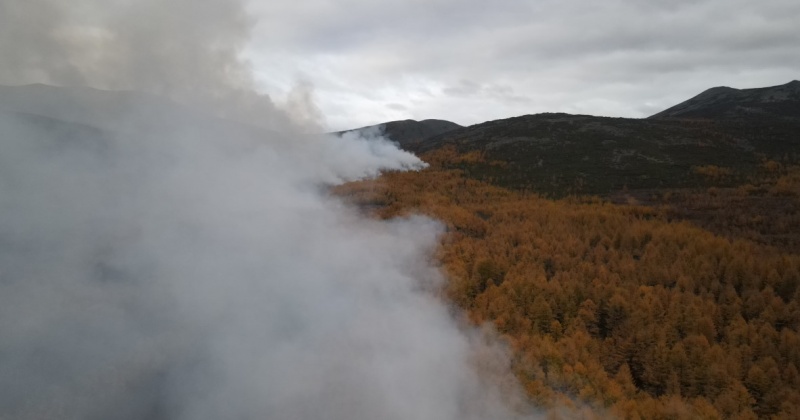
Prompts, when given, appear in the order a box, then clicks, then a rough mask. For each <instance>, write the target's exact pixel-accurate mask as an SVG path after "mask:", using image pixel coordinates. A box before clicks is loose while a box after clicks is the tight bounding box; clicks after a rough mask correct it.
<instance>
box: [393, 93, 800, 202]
mask: <svg viewBox="0 0 800 420" xmlns="http://www.w3.org/2000/svg"><path fill="white" fill-rule="evenodd" d="M798 88H800V82H797V81H794V82H791V83H788V84H786V85H783V86H777V87H772V88H763V89H746V90H736V89H730V88H715V89H711V90H709V91H706V92H704V93H703V94H701V95H699V96H697V97H696V98H694V99H692V100H689V101H687V102H684V103H683V104H680V105H677V106H675V107H672V108H670V109H668V110H666V111H664V112H661V113H659V114H656V115H654V116H653V117H650V118H647V119H630V118H605V117H594V116H588V115H569V114H538V115H525V116H520V117H515V118H508V119H503V120H496V121H489V122H485V123H482V124H477V125H473V126H470V127H466V128H463V129H459V130H455V131H452V132H447V133H443V134H440V135H437V136H434V137H431V138H429V139H427V140H426V141H424V142H416V143H414V142H412V143H408V144H407V145H406V147H407V148H408V149H409V150H411V151H412V152H415V153H418V154H424V153H426V152H430V151H433V150H436V149H439V148H441V147H444V146H447V145H450V146H453V147H455V148H456V149H457V150H459V151H460V152H470V151H479V152H482V154H483V155H484V158H485V162H484V163H472V164H465V163H461V164H459V165H457V166H458V167H460V168H462V169H464V170H465V171H467V174H468V175H470V176H472V177H475V178H479V179H484V180H489V181H491V182H493V183H497V184H499V185H502V186H506V187H511V188H522V189H526V190H532V191H535V192H539V193H544V194H548V195H552V196H563V195H565V194H571V193H577V194H600V195H605V194H609V193H611V192H613V191H616V190H620V189H623V188H625V187H627V188H631V189H643V188H675V187H690V186H700V185H703V182H704V181H705V179H704V178H703V177H701V176H699V175H697V174H696V173H694V171H693V168H694V167H697V166H705V165H715V166H722V167H726V168H731V169H734V170H735V172H736V173H739V174H741V177H744V176H745V174H746V173H748V171H753V170H755V169H756V168H757V166H758V163H759V162H760V161H761V160H762V159H763V158H777V159H784V158H789V159H798V158H800V135H798V133H800V118H798V117H799V116H800V113H798V103H799V101H798V99H797V98H798ZM740 116H742V117H740ZM744 116H746V117H747V118H744ZM733 181H734V180H733V179H731V182H733Z"/></svg>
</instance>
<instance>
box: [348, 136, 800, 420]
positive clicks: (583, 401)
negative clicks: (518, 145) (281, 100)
mask: <svg viewBox="0 0 800 420" xmlns="http://www.w3.org/2000/svg"><path fill="white" fill-rule="evenodd" d="M425 159H426V160H427V161H429V162H430V163H431V164H432V165H431V168H429V169H427V170H425V171H421V172H418V173H413V172H412V173H388V174H385V175H384V176H383V177H381V178H380V179H378V180H374V181H364V182H359V183H353V184H348V185H345V186H343V187H341V188H339V189H338V191H337V193H338V194H340V195H342V196H345V197H348V198H349V199H351V200H354V201H356V202H357V203H360V204H361V205H363V206H364V208H366V209H369V210H370V211H374V212H375V214H376V215H377V216H378V217H383V218H389V217H396V216H402V215H406V214H411V213H423V214H428V215H431V216H433V217H435V218H437V219H439V220H441V221H442V222H443V223H445V224H446V227H447V231H446V234H445V235H444V236H443V238H442V241H441V247H440V249H439V251H438V255H437V258H438V260H439V262H440V263H441V265H442V268H443V271H444V272H445V273H446V274H447V277H448V282H447V285H446V286H445V289H444V290H443V294H444V295H445V296H446V298H447V299H449V300H450V301H451V302H452V303H453V304H454V305H457V306H458V307H460V308H461V309H463V311H464V312H465V314H466V316H467V317H468V318H469V320H470V321H471V322H473V323H475V324H484V323H491V324H493V325H494V326H495V328H496V329H497V331H499V332H500V333H501V334H502V336H503V337H504V338H505V339H507V340H508V341H509V342H510V343H511V347H512V349H513V354H514V358H513V367H514V372H515V373H516V375H517V377H518V378H519V380H520V382H521V383H522V384H523V386H524V388H525V390H526V391H527V393H528V395H529V396H530V398H531V399H532V400H533V401H534V402H535V403H537V404H538V405H540V406H542V407H545V408H552V409H554V410H555V409H556V408H558V410H557V411H553V413H552V414H553V415H554V416H558V415H565V414H564V413H565V412H564V411H563V410H564V409H563V407H572V409H573V410H574V412H571V413H572V414H569V413H567V414H566V415H567V416H572V415H573V414H574V415H576V416H578V417H580V416H589V417H591V416H593V415H595V414H597V413H612V414H615V415H619V416H621V417H624V418H646V419H651V418H664V419H667V418H743V419H746V418H787V419H788V418H800V371H799V369H800V334H798V327H800V305H798V298H799V297H800V296H798V294H800V288H798V285H800V255H798V254H796V253H792V252H790V251H787V250H785V249H783V248H781V247H775V246H770V244H765V243H759V242H757V241H753V240H750V239H749V238H747V237H745V236H742V235H738V236H737V235H735V234H731V235H724V233H725V232H721V231H720V229H717V230H716V231H715V232H712V231H709V230H706V229H704V228H703V226H702V224H701V225H700V226H698V224H697V223H690V222H688V221H682V220H680V218H676V217H675V212H674V211H669V209H668V208H667V207H663V208H662V207H654V206H642V205H631V204H624V205H619V204H612V203H609V202H607V201H604V200H600V199H598V198H570V199H564V200H558V201H554V200H546V199H542V198H540V197H537V196H536V195H532V194H525V193H521V192H515V191H510V190H506V189H502V188H498V187H495V186H492V185H490V184H488V183H484V182H480V181H477V180H472V179H468V178H466V177H464V176H463V172H462V171H460V170H458V169H452V168H453V167H454V165H455V166H457V165H458V164H463V163H465V162H466V163H469V162H471V161H475V160H477V159H480V156H479V155H475V154H472V155H467V156H458V155H457V154H456V153H455V151H454V150H453V149H444V150H439V151H437V152H434V153H431V154H429V155H427V156H425ZM448 168H450V169H448ZM772 169H775V168H772ZM695 170H696V171H697V170H698V169H695ZM781 170H782V171H783V172H781V173H780V174H776V175H775V176H774V177H772V178H769V180H768V181H765V182H770V183H771V184H770V185H771V186H769V185H768V186H767V187H768V188H766V189H765V190H764V191H766V194H767V195H770V191H772V193H771V194H772V195H780V196H782V197H794V199H795V200H796V198H797V195H798V193H799V192H800V188H798V187H799V186H800V182H798V177H797V173H798V172H797V171H794V170H792V171H790V170H789V169H786V168H782V169H781ZM699 171H701V172H707V173H709V174H711V175H713V176H726V175H725V174H726V173H727V171H726V170H722V169H719V168H711V169H709V168H702V169H699ZM769 188H772V189H771V190H770V189H769ZM726 191H727V190H726ZM725 194H729V195H736V194H738V195H739V196H741V195H742V190H741V189H739V190H733V189H731V190H730V192H729V193H723V194H722V195H725ZM746 194H747V193H746V192H745V195H746ZM716 196H717V197H719V196H720V194H719V193H718V194H716ZM794 217H796V216H794ZM745 222H747V221H745ZM787 226H792V224H791V223H789V224H787ZM734 228H735V220H734V223H732V224H731V226H730V228H729V229H728V230H729V231H731V232H734V233H735V232H737V231H736V230H735V229H734ZM787 229H788V227H787ZM592 413H594V414H592Z"/></svg>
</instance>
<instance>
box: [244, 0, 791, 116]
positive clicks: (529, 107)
mask: <svg viewBox="0 0 800 420" xmlns="http://www.w3.org/2000/svg"><path fill="white" fill-rule="evenodd" d="M250 7H251V9H252V15H253V17H254V20H255V22H254V30H253V38H252V40H251V44H250V46H249V48H248V54H247V55H248V58H249V59H250V60H251V61H252V63H253V66H254V67H255V71H256V75H257V78H258V81H259V83H260V87H261V88H262V89H263V90H264V91H265V92H267V93H269V94H271V95H272V96H273V97H274V98H276V99H278V100H279V99H280V98H282V97H285V96H286V95H287V92H288V91H289V90H290V89H291V86H292V85H293V84H296V83H297V81H298V80H300V81H303V82H304V83H310V84H311V85H313V87H314V94H315V96H316V101H317V103H318V106H319V107H320V108H321V111H322V114H323V115H324V116H325V123H326V124H327V127H328V128H329V129H344V128H353V127H356V126H363V125H369V124H375V123H379V122H383V121H388V120H397V119H406V118H413V119H426V118H441V119H448V120H451V121H454V122H457V123H459V124H464V125H469V124H475V123H479V122H483V121H487V120H492V119H499V118H507V117H512V116H517V115H523V114H531V113H538V112H555V111H562V112H569V113H584V114H593V115H604V116H622V117H645V116H648V115H651V114H653V113H656V112H658V111H660V110H662V109H664V108H667V107H669V106H671V105H674V104H676V103H678V102H681V101H683V100H685V99H688V98H689V97H691V96H694V95H695V94H697V93H700V92H701V91H703V90H705V89H707V88H710V87H713V86H720V85H725V86H731V87H736V88H749V87H761V86H772V85H778V84H784V83H787V82H789V81H791V80H793V79H800V1H797V0H762V1H757V2H756V1H751V0H671V1H661V0H653V1H634V0H607V1H593V0H528V1H525V0H496V1H493V2H487V1H481V0H379V1H378V0H337V1H333V0H270V1H259V0H251V3H250Z"/></svg>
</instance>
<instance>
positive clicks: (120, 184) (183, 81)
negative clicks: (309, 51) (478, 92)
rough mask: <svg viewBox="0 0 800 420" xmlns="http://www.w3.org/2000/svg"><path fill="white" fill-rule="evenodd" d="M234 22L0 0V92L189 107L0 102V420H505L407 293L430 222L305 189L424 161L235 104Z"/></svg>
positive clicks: (456, 336) (238, 84)
mask: <svg viewBox="0 0 800 420" xmlns="http://www.w3.org/2000/svg"><path fill="white" fill-rule="evenodd" d="M248 25H249V18H248V16H247V14H246V13H245V12H244V9H243V8H242V7H241V5H240V4H238V3H237V2H235V1H221V0H206V1H200V2H197V1H189V0H170V1H156V0H152V1H151V0H142V1H115V2H100V1H90V0H83V1H75V2H63V1H57V0H24V1H23V0H19V1H15V0H11V1H9V0H2V1H0V55H2V56H3V57H12V59H10V60H7V59H4V60H2V62H0V80H2V81H3V82H5V83H12V84H22V83H29V82H41V83H48V84H57V85H83V86H91V87H96V88H106V89H129V90H135V91H138V92H144V93H148V94H158V95H164V96H166V97H169V98H172V99H174V100H177V101H178V102H183V103H192V105H197V102H192V101H199V103H200V104H201V105H202V106H198V107H197V108H187V107H181V106H179V105H177V104H172V103H170V102H168V101H166V100H160V99H157V98H156V97H150V96H146V97H145V96H137V95H139V94H134V93H130V92H129V93H123V92H104V91H95V90H92V89H88V88H80V89H75V88H70V89H62V88H48V87H41V86H38V87H37V86H30V87H24V88H17V90H3V91H0V104H3V106H0V209H2V213H0V418H14V419H47V418H53V419H55V418H58V419H105V418H118V419H141V418H149V419H220V418H244V419H249V418H270V419H323V418H324V419H334V420H335V419H343V420H344V419H347V420H351V419H377V418H379V419H408V418H413V419H437V420H446V419H471V418H474V419H478V418H511V417H512V414H511V412H510V411H509V409H507V408H506V407H505V405H504V404H503V403H502V400H504V399H507V398H506V397H507V396H501V395H499V393H498V392H497V390H496V389H494V388H492V387H490V386H487V385H486V383H485V382H484V381H483V380H482V379H481V377H480V376H478V375H477V374H476V371H475V370H474V369H472V367H471V366H472V365H471V362H470V359H471V358H472V357H474V354H475V351H474V344H473V342H474V341H475V340H473V339H471V338H470V337H469V334H466V333H465V332H463V331H462V330H461V329H459V327H458V326H457V325H456V322H455V321H454V320H453V319H452V317H451V315H450V314H449V313H448V310H447V308H446V307H444V306H443V305H442V303H441V302H440V301H438V300H437V299H436V298H434V297H433V296H432V295H431V294H430V293H428V292H427V291H428V290H430V289H431V288H435V287H436V285H437V284H438V283H439V282H440V281H441V278H440V275H439V273H438V271H437V270H436V269H435V268H433V267H432V266H431V262H430V261H429V258H430V257H429V256H430V255H431V251H432V249H433V247H434V246H436V241H437V236H438V235H439V233H440V226H439V224H438V223H436V222H435V221H432V220H430V219H427V218H423V217H411V218H407V219H401V220H393V221H389V222H381V221H375V220H368V219H365V218H363V217H362V216H360V215H359V213H358V212H357V211H355V210H354V209H352V208H350V207H348V206H347V205H346V204H345V203H342V202H341V201H340V200H338V199H336V198H335V197H331V196H329V195H328V194H327V193H326V189H325V186H326V185H331V184H336V183H340V182H344V181H347V180H353V179H359V178H363V177H370V176H375V175H377V174H378V173H379V172H380V171H381V170H386V169H391V170H416V169H420V168H422V167H424V163H423V162H421V161H420V160H419V159H418V158H416V157H415V156H413V155H411V154H408V153H406V152H403V151H401V150H399V149H397V148H396V147H395V146H394V145H392V144H390V143H388V142H386V141H384V140H381V139H365V138H361V137H358V136H357V135H355V134H348V135H345V136H343V137H323V136H311V135H304V134H299V131H302V130H300V129H298V127H297V126H298V121H299V120H298V119H296V118H295V119H293V117H292V115H290V113H289V112H286V111H283V110H280V109H278V108H277V107H275V106H274V105H272V103H271V102H270V101H269V99H268V98H266V97H264V96H261V95H258V94H255V93H253V90H252V86H251V80H250V77H249V73H248V69H247V66H246V65H245V64H243V63H242V62H241V61H240V59H239V58H238V52H239V51H240V48H241V46H242V45H243V43H244V42H246V40H247V28H248ZM305 89H306V87H304V88H303V90H302V91H300V92H299V93H298V95H300V96H299V99H297V100H296V101H294V105H293V106H300V105H297V104H303V103H307V102H309V101H308V100H307V97H308V93H307V92H306V90H305ZM42 92H45V93H42ZM40 94H41V95H42V96H37V95H40ZM26 95H27V96H26ZM20 98H22V99H20ZM31 98H32V99H31ZM37 98H38V99H37ZM42 98H46V99H47V100H42ZM87 98H88V99H87ZM91 98H95V99H91ZM98 98H99V99H98ZM132 98H133V99H132ZM136 98H139V99H136ZM142 98H146V99H142ZM90 99H91V100H90ZM134 99H135V100H134ZM4 101H5V102H4ZM37 101H38V102H37ZM92 101H94V102H92ZM159 101H161V102H159ZM120 103H122V104H124V105H119V104H120ZM158 103H160V104H162V105H161V106H162V107H163V109H162V108H159V111H158V112H157V113H154V111H153V107H154V106H156V105H157V104H158ZM87 104H88V105H87ZM265 104H266V105H265ZM312 105H313V104H312ZM115 106H116V108H115ZM81 107H83V108H81ZM209 110H210V111H209ZM206 111H208V112H212V113H213V115H210V114H208V115H207V114H203V112H206ZM156 114H157V115H156ZM299 115H302V116H304V118H303V119H304V120H306V123H308V122H307V120H308V118H307V116H308V115H314V110H313V109H312V110H310V111H309V110H306V111H302V112H299ZM222 117H225V118H228V119H224V118H222ZM229 119H233V120H238V121H251V122H252V121H257V122H258V123H259V125H260V127H261V128H255V127H252V126H249V125H241V124H235V123H232V122H230V120H229ZM154 121H155V122H154ZM98 127H99V128H98ZM264 127H266V128H267V129H265V128H264ZM305 128H308V126H306V127H305ZM498 360H499V359H498Z"/></svg>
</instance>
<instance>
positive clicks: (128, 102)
mask: <svg viewBox="0 0 800 420" xmlns="http://www.w3.org/2000/svg"><path fill="white" fill-rule="evenodd" d="M0 112H2V113H5V114H7V118H8V117H9V116H13V115H17V116H19V115H27V116H29V117H28V118H27V121H26V122H25V124H30V123H31V121H33V120H31V118H30V117H31V116H40V117H46V119H49V120H51V121H53V124H56V123H57V122H62V123H65V124H77V125H81V126H89V127H95V128H98V129H100V130H103V131H106V132H109V133H117V134H127V135H133V136H145V135H150V134H154V135H158V136H163V135H180V136H185V137H187V138H189V137H191V136H200V135H202V136H213V137H218V138H220V139H227V138H232V137H234V136H236V137H250V138H261V137H264V136H267V135H274V134H275V133H274V132H270V131H269V130H266V129H263V128H259V127H254V126H250V125H247V124H244V123H241V122H238V121H232V120H228V119H225V118H220V117H217V116H214V115H212V114H210V113H208V112H205V111H204V110H202V109H199V108H195V107H192V106H187V105H183V104H179V103H177V102H174V101H172V100H170V99H168V98H165V97H162V96H157V95H151V94H146V93H141V92H134V91H111V90H101V89H94V88H89V87H58V86H50V85H42V84H34V85H24V86H3V85H0ZM41 121H45V119H42V120H41Z"/></svg>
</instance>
